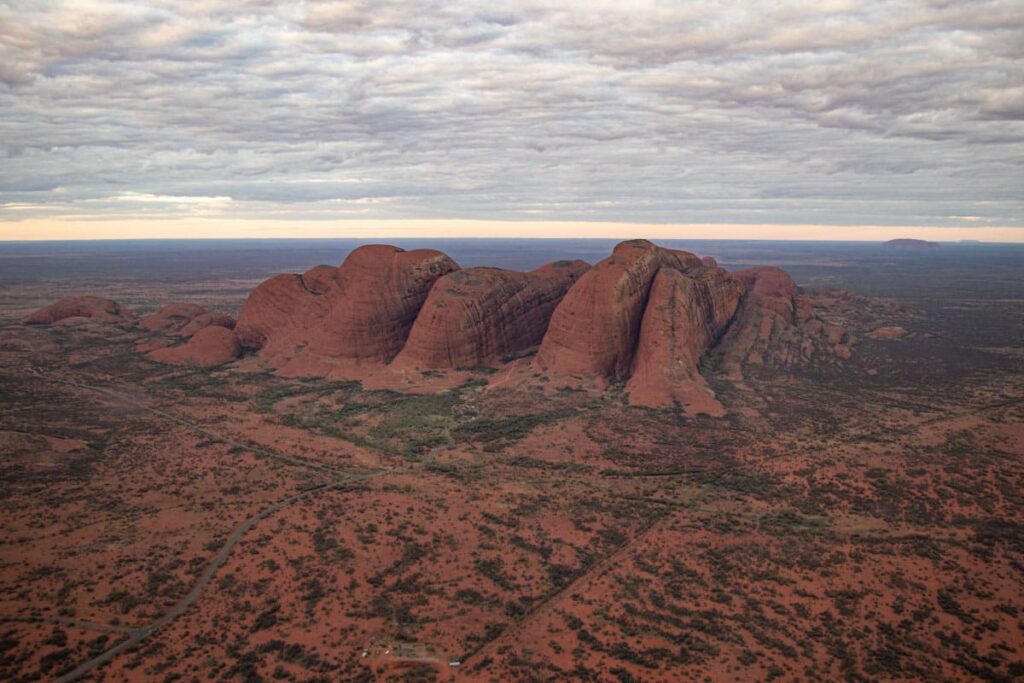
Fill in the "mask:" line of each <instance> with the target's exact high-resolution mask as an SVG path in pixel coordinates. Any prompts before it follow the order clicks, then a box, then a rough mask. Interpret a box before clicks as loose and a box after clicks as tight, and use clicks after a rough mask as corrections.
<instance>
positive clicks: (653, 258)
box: [534, 240, 702, 378]
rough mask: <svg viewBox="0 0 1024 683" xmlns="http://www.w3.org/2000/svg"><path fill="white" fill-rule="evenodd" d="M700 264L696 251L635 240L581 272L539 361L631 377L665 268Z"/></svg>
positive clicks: (558, 368)
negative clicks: (653, 290)
mask: <svg viewBox="0 0 1024 683" xmlns="http://www.w3.org/2000/svg"><path fill="white" fill-rule="evenodd" d="M662 267H668V268H675V269H677V270H683V271H685V270H687V269H692V268H700V267H702V264H701V262H700V259H698V258H697V257H696V256H694V255H693V254H688V253H687V252H679V251H674V250H669V249H661V248H659V247H657V246H655V245H653V244H651V243H650V242H648V241H647V240H630V241H628V242H622V243H620V244H619V245H617V246H616V247H615V250H614V251H613V252H612V255H611V256H609V257H608V258H606V259H604V260H603V261H601V262H600V263H598V264H597V265H596V266H594V267H593V268H592V269H591V270H589V271H587V272H586V273H584V274H583V276H582V277H580V279H579V281H578V282H577V283H576V284H575V285H574V286H573V287H572V289H570V290H569V292H568V294H566V295H565V298H564V299H563V300H562V302H561V303H560V304H559V305H558V307H557V308H556V309H555V312H554V314H553V315H552V316H551V324H550V326H549V327H548V331H547V334H546V335H545V336H544V341H543V342H542V343H541V346H540V350H539V352H538V353H537V358H536V360H535V362H534V364H535V366H536V367H537V368H538V369H540V370H542V371H545V372H556V373H561V374H566V375H573V374H576V375H592V376H598V377H605V378H610V377H625V376H626V375H627V374H628V373H629V370H630V368H631V365H632V361H633V349H634V347H635V345H636V339H637V334H638V333H639V330H640V320H641V318H642V317H643V312H644V306H645V305H646V303H647V294H648V291H649V290H650V287H651V282H652V281H653V280H654V276H655V274H656V273H657V272H658V269H659V268H662Z"/></svg>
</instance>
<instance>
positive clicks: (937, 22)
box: [0, 0, 1024, 240]
mask: <svg viewBox="0 0 1024 683" xmlns="http://www.w3.org/2000/svg"><path fill="white" fill-rule="evenodd" d="M0 155H2V160H3V163H2V164H0V239H30V238H41V237H82V238H88V237H107V236H137V237H147V236H168V235H181V236H195V235H210V236H214V235H245V234H251V235H271V234H274V235H288V234H291V235H297V236H298V235H305V234H309V235H315V234H321V235H323V234H336V235H344V234H356V233H359V232H360V231H366V230H369V231H371V232H372V231H374V230H377V231H381V230H383V231H384V232H387V231H388V230H391V231H392V232H395V233H396V234H398V233H408V234H430V235H441V234H446V232H450V233H452V234H455V233H456V232H458V231H459V230H463V231H467V232H470V233H479V234H482V235H487V234H503V235H516V234H545V235H552V236H553V235H554V234H582V235H586V234H602V235H604V234H615V232H616V230H619V231H627V232H628V231H637V230H638V231H641V232H643V231H644V229H645V228H644V225H645V224H654V225H653V226H652V227H651V228H650V231H653V233H655V234H657V235H659V236H669V235H668V234H666V233H669V234H679V235H680V236H704V235H707V236H719V237H731V236H737V237H745V236H756V235H757V234H761V233H763V236H781V237H785V236H802V237H808V236H820V237H836V236H842V237H853V238H857V237H863V238H875V237H879V236H881V237H884V236H886V235H888V236H898V234H913V235H926V234H927V235H929V236H936V237H938V238H943V237H946V238H951V239H959V238H961V237H965V236H967V237H969V236H978V237H981V238H1000V239H1015V240H1024V3H1022V2H1021V1H1020V0H955V1H954V0H892V1H879V2H871V1H869V0H818V1H816V2H811V1H810V0H807V1H804V2H787V1H786V0H780V1H779V2H771V3H755V2H749V1H746V0H737V1H735V2H733V1H730V0H712V1H704V0H688V1H686V2H683V1H681V0H680V1H677V2H667V1H666V2H644V1H643V0H634V1H632V2H621V1H615V2H610V1H609V2H605V1H604V0H586V1H582V2H562V3H558V2H549V1H544V2H534V1H533V0H519V1H517V2H512V3H503V2H497V1H494V0H489V1H483V2H454V1H449V0H440V1H437V2H434V1H430V0H427V1H420V2H389V1H388V0H372V1H368V2H362V1H361V0H355V1H334V0H324V1H315V0H306V1H305V2H303V1H301V0H296V1H291V2H273V1H272V0H249V1H248V2H243V1H241V0H231V1H230V2H228V1H222V0H191V1H190V2H181V1H180V0H147V1H138V2H130V1H118V2H115V1H107V0H73V1H67V2H60V1H58V0H52V1H46V2H42V1H40V0H0ZM625 225H629V226H633V227H631V228H629V229H628V230H627V229H626V228H622V227H616V226H625ZM389 226H390V227H389ZM445 226H456V227H452V228H451V229H450V230H449V229H447V228H446V227H445ZM638 226H639V227H638ZM687 230H689V232H687ZM609 231H610V232H609ZM673 231H676V233H673ZM678 231H682V232H678ZM759 231H760V232H759Z"/></svg>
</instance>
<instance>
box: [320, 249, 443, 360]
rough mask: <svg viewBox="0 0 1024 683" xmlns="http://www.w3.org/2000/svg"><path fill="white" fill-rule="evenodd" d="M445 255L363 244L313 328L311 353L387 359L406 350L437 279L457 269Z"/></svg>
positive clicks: (347, 263) (350, 257)
mask: <svg viewBox="0 0 1024 683" xmlns="http://www.w3.org/2000/svg"><path fill="white" fill-rule="evenodd" d="M458 268H459V266H458V264H456V263H455V261H453V260H452V259H451V258H449V257H448V256H447V255H446V254H444V253H442V252H440V251H434V250H432V249H416V250H414V251H405V250H404V249H400V248H398V247H392V246H387V245H380V244H374V245H367V246H363V247H359V248H358V249H356V250H354V251H353V252H352V253H350V254H349V255H348V258H346V259H345V262H344V263H342V264H341V267H340V268H338V273H337V282H338V289H337V292H338V295H337V296H334V297H331V302H330V307H329V309H328V311H327V313H326V315H325V316H324V319H323V321H322V322H319V323H318V324H317V325H315V326H313V327H312V329H310V330H309V348H310V351H311V352H313V353H315V354H319V355H323V356H327V357H330V358H340V359H348V360H355V361H369V362H379V363H387V362H389V361H390V360H391V359H392V358H394V357H395V355H396V354H397V353H398V352H399V351H401V349H402V346H403V345H404V344H405V340H406V338H407V337H408V336H409V330H410V329H411V328H412V324H413V322H414V321H415V319H416V315H417V313H419V310H420V307H421V306H422V305H423V302H424V301H425V300H426V298H427V293H428V292H429V291H430V288H431V287H432V286H433V285H434V282H435V281H436V280H437V279H438V278H439V277H441V276H443V275H446V274H448V273H450V272H452V271H455V270H458Z"/></svg>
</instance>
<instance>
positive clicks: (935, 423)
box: [0, 240, 1024, 681]
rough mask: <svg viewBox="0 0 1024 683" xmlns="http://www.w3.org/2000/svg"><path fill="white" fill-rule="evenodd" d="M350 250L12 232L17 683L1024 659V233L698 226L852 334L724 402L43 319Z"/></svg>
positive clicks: (821, 670)
mask: <svg viewBox="0 0 1024 683" xmlns="http://www.w3.org/2000/svg"><path fill="white" fill-rule="evenodd" d="M431 244H432V246H438V243H437V241H434V242H432V243H431ZM351 246H352V245H349V244H347V243H331V244H321V243H309V242H294V243H283V244H279V245H268V244H265V243H248V242H247V243H243V244H234V243H217V244H214V245H198V244H186V245H176V244H173V243H170V244H169V246H165V247H160V248H154V247H152V246H149V247H147V246H143V245H138V244H135V245H133V244H93V245H85V246H77V247H75V246H70V245H66V246H64V247H61V248H59V249H58V248H44V247H33V246H30V245H5V246H0V270H2V272H3V275H2V276H0V453H2V454H3V455H2V459H0V470H2V476H0V486H2V489H3V490H2V496H0V509H2V515H3V517H2V519H3V522H2V525H0V678H3V679H5V680H12V681H29V680H52V679H60V678H61V677H64V680H70V679H72V678H75V677H79V676H81V677H82V678H83V679H84V680H97V681H98V680H105V681H118V680H147V681H149V680H161V681H175V680H181V681H192V680H247V681H256V680H294V681H309V680H323V681H334V680H353V681H369V680H395V681H399V680H409V681H420V680H433V679H436V680H449V679H452V680H482V681H489V680H495V681H506V680H530V681H532V680H537V681H544V680H566V679H571V680H593V681H605V680H608V681H616V680H617V681H678V680H706V681H725V680H739V679H748V680H774V679H777V680H793V681H796V680H801V681H834V680H848V681H867V680H943V681H968V680H990V681H1010V680H1016V679H1020V678H1022V677H1024V655H1022V652H1024V493H1022V491H1024V421H1022V416H1024V346H1022V340H1024V250H1022V249H1020V248H1015V247H1005V248H1004V247H996V246H991V245H970V246H968V245H963V246H957V245H943V246H942V247H941V248H940V249H937V250H930V251H928V252H927V253H900V252H892V251H885V250H883V249H882V247H881V245H849V244H841V245H830V244H824V243H819V244H789V245H787V244H783V243H729V242H720V243H716V242H712V243H700V242H696V243H694V242H681V243H680V244H679V245H678V246H680V247H681V248H687V249H690V250H692V251H694V252H697V253H699V254H701V255H712V256H715V257H716V258H717V259H718V261H719V262H720V263H721V264H722V265H723V266H725V267H726V268H728V269H730V270H732V269H736V268H741V267H745V266H747V265H755V264H773V265H780V266H781V267H784V268H785V269H786V270H787V271H789V272H790V273H791V274H792V275H793V276H794V277H795V278H796V280H797V281H798V283H799V284H800V285H801V286H803V287H804V288H805V290H806V291H808V292H810V293H812V294H813V296H814V297H815V298H816V301H819V302H827V303H828V306H827V308H826V309H825V310H827V311H828V315H830V316H832V318H834V322H836V323H837V324H841V325H842V326H843V327H844V328H845V329H846V330H847V331H848V333H849V334H850V336H851V338H852V339H853V340H854V343H853V344H852V348H853V355H852V357H851V358H850V359H848V360H843V361H840V360H838V359H836V358H833V357H824V356H822V357H816V358H815V359H814V360H813V361H811V362H808V363H801V364H787V363H773V362H766V363H764V364H763V365H761V366H757V367H752V368H747V369H746V371H745V373H744V379H743V381H742V382H735V381H730V380H729V379H728V378H727V377H726V373H725V372H724V371H722V369H721V368H719V367H717V365H716V364H717V363H718V360H719V359H717V358H716V356H715V354H714V353H712V354H709V355H708V356H707V357H706V358H705V366H706V367H704V368H703V370H704V371H705V375H706V376H707V377H708V378H709V381H710V382H711V384H712V387H713V388H714V390H715V392H716V394H717V395H718V396H719V398H720V399H721V401H722V403H723V404H724V405H725V406H726V407H727V409H728V414H727V415H726V416H725V417H722V418H712V417H707V416H697V417H690V416H686V415H683V414H681V413H680V412H679V411H677V410H671V409H665V410H653V409H644V408H638V407H635V406H632V405H630V404H629V397H628V392H626V391H624V387H623V386H617V385H614V384H613V385H612V386H611V387H610V388H609V389H608V391H606V392H604V393H603V394H600V395H596V396H595V395H594V394H591V393H586V392H580V391H575V390H573V389H572V388H571V387H565V389H564V390H563V391H559V390H556V391H554V392H550V391H548V392H536V393H531V392H527V391H524V390H523V389H522V388H521V387H503V386H502V385H501V383H500V382H499V381H498V380H499V379H500V371H498V372H496V371H494V370H493V369H485V368H481V369H479V370H478V371H476V372H474V373H470V376H469V378H468V379H467V380H466V381H465V382H464V383H462V384H461V385H459V386H457V387H455V388H453V389H449V390H445V391H440V392H434V393H418V394H405V393H398V392H394V391H387V390H369V389H366V388H364V387H363V386H361V385H360V384H359V383H356V382H343V381H330V380H325V379H322V378H315V377H282V376H279V375H277V374H275V373H273V372H271V371H270V370H267V369H264V368H261V367H260V366H259V364H258V363H256V362H255V361H253V359H243V361H240V362H237V363H233V364H231V365H227V366H225V367H223V368H219V369H213V370H210V369H198V368H187V367H186V368H181V367H169V366H165V365H160V364H157V363H155V362H152V361H150V360H147V359H146V357H145V356H144V355H142V354H140V353H137V352H136V351H135V348H136V345H137V344H139V343H140V342H145V341H146V340H147V337H148V336H152V335H154V334H156V333H150V332H146V331H144V330H139V329H118V328H112V327H110V326H99V325H83V326H74V327H59V326H52V327H26V326H24V325H22V324H20V322H19V321H20V319H21V317H22V316H24V315H25V314H27V313H29V312H30V311H32V310H34V309H35V308H38V307H39V306H42V305H44V304H46V303H49V302H50V301H53V300H55V299H57V298H60V297H61V296H64V295H66V294H69V293H89V294H96V295H101V296H107V297H110V298H113V299H116V300H118V301H120V302H122V303H125V304H127V305H128V306H130V307H131V308H132V309H133V310H136V311H138V312H143V313H144V312H148V311H152V310H155V309H157V308H159V307H160V306H161V305H162V304H164V303H167V302H170V301H180V300H186V301H192V302H196V303H201V304H203V305H205V306H206V307H207V308H209V309H211V310H213V311H216V312H220V313H227V314H235V313H236V312H237V310H238V307H239V306H240V305H241V303H242V301H243V300H244V298H245V296H246V294H247V292H248V291H249V290H250V289H252V287H253V286H254V285H255V284H256V283H257V282H259V281H260V280H262V279H263V278H265V277H268V276H269V275H272V274H274V273H276V272H286V271H297V272H301V271H302V270H304V269H306V268H308V267H310V266H312V265H316V264H317V263H318V262H320V261H323V260H324V259H325V254H328V255H329V257H330V259H331V260H332V262H333V263H337V262H340V261H341V259H342V258H343V257H344V255H345V251H346V249H348V248H351ZM402 246H406V245H405V244H403V245H402ZM413 246H415V245H413ZM440 248H443V249H445V251H447V252H448V253H449V254H451V255H452V256H453V257H454V258H455V259H456V260H458V261H459V262H460V263H461V264H462V265H464V266H466V265H475V264H478V263H488V264H491V265H501V266H506V267H512V268H528V267H533V266H536V265H539V264H540V263H541V262H543V261H548V260H552V259H556V258H577V257H578V258H584V259H587V260H590V261H593V260H596V259H597V258H600V255H603V254H604V253H606V252H607V250H608V245H607V243H602V242H599V241H592V242H587V241H551V242H547V241H528V242H524V243H515V242H497V241H495V242H490V241H483V240H481V241H473V242H466V243H450V244H441V245H440ZM886 326H899V327H902V328H904V330H905V331H906V334H904V335H903V336H901V337H899V338H895V339H886V338H879V339H875V338H872V337H871V336H869V333H871V332H872V331H873V330H876V329H878V328H879V327H886Z"/></svg>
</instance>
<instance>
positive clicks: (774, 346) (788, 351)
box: [715, 267, 853, 380]
mask: <svg viewBox="0 0 1024 683" xmlns="http://www.w3.org/2000/svg"><path fill="white" fill-rule="evenodd" d="M732 275H733V276H734V277H736V278H737V279H738V280H740V281H741V282H742V283H743V285H744V287H745V288H746V290H747V294H746V296H745V297H743V300H742V301H741V303H740V306H739V308H738V310H737V312H736V316H735V318H734V321H733V324H732V325H731V326H730V328H729V331H728V333H727V334H726V335H725V337H724V338H723V340H722V343H721V344H720V345H719V347H718V348H717V349H716V350H715V355H716V357H717V360H718V363H719V365H720V366H721V368H722V369H723V370H725V372H726V376H727V377H729V378H730V379H733V380H740V379H742V378H743V373H742V368H743V366H744V365H746V364H752V365H764V364H767V363H775V364H780V365H791V364H794V363H799V362H802V361H806V360H809V359H810V358H811V357H812V356H813V355H814V353H815V352H816V350H819V349H821V348H824V349H827V350H829V351H831V353H833V354H834V355H835V356H837V357H839V358H842V359H847V358H849V357H850V356H851V355H852V353H853V352H852V350H851V349H850V347H849V346H848V345H847V343H846V342H848V335H847V333H846V330H844V329H843V328H842V327H839V326H838V325H833V324H830V323H827V322H825V321H823V320H819V319H817V318H816V317H815V314H814V307H813V305H812V304H811V299H810V297H808V296H806V295H805V294H804V293H803V292H802V291H801V290H800V288H799V287H798V286H797V284H796V282H794V281H793V278H791V277H790V276H789V274H788V273H786V271H784V270H781V269H780V268H774V267H764V268H749V269H747V270H740V271H736V272H734V273H732Z"/></svg>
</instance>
